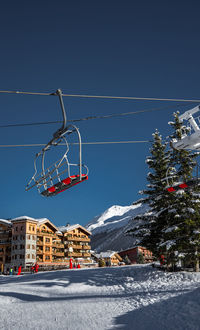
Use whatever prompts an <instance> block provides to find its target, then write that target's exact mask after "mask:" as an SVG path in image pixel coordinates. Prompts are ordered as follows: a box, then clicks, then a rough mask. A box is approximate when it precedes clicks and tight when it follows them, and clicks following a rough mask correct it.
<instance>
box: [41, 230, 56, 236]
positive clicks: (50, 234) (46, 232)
mask: <svg viewBox="0 0 200 330" xmlns="http://www.w3.org/2000/svg"><path fill="white" fill-rule="evenodd" d="M37 236H55V234H54V233H50V232H48V231H38V232H37Z"/></svg>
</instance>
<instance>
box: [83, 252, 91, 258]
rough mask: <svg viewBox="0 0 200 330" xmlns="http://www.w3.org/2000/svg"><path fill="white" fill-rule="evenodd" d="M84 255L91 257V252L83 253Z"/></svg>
mask: <svg viewBox="0 0 200 330" xmlns="http://www.w3.org/2000/svg"><path fill="white" fill-rule="evenodd" d="M83 257H91V254H90V253H86V252H85V253H83Z"/></svg>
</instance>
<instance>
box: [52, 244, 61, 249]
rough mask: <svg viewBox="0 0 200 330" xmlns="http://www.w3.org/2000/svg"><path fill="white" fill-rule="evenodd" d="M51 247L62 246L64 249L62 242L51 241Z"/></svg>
mask: <svg viewBox="0 0 200 330" xmlns="http://www.w3.org/2000/svg"><path fill="white" fill-rule="evenodd" d="M52 246H53V247H57V248H63V249H64V244H62V243H52Z"/></svg>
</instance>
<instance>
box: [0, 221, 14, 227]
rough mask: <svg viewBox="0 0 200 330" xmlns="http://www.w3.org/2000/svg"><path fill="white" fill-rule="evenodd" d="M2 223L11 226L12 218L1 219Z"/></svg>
mask: <svg viewBox="0 0 200 330" xmlns="http://www.w3.org/2000/svg"><path fill="white" fill-rule="evenodd" d="M0 223H1V224H2V225H9V226H11V225H12V222H11V221H10V220H5V219H0Z"/></svg>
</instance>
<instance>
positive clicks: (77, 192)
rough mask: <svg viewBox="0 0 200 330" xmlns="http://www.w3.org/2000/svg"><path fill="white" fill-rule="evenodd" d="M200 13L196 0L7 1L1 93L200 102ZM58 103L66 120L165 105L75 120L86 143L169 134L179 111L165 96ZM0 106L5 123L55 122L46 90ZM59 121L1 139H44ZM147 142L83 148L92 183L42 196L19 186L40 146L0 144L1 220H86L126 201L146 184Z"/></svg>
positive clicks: (5, 98) (1, 19)
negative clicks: (62, 105) (24, 217)
mask: <svg viewBox="0 0 200 330" xmlns="http://www.w3.org/2000/svg"><path fill="white" fill-rule="evenodd" d="M199 9H200V4H199V3H198V1H191V2H188V1H168V2H163V1H140V2H139V1H137V2H136V1H112V0H110V1H104V0H102V1H87V0H86V1H73V2H72V1H64V0H63V1H59V0H58V1H56V2H55V1H51V0H50V1H8V2H3V4H1V11H0V34H1V38H0V42H1V51H0V59H1V60H0V90H20V91H33V92H54V91H56V90H57V89H58V88H61V89H62V90H63V93H73V94H93V95H116V96H141V97H142V96H147V97H167V98H187V99H188V98H190V99H191V98H192V99H193V98H194V99H199V98H200V91H199V77H200V72H199V71H200V69H199V60H200V43H199V32H200V31H199V30H200V28H199ZM64 101H65V106H66V109H67V115H68V118H69V119H74V118H80V117H85V116H90V115H106V114H112V113H121V112H129V111H139V110H143V109H151V108H159V107H164V106H166V107H167V106H169V107H171V108H169V109H166V110H164V111H158V112H149V113H146V114H144V113H142V114H137V115H134V116H127V117H123V118H122V117H119V118H112V119H104V120H91V121H87V122H81V123H79V124H78V127H79V128H80V131H81V134H82V139H83V141H85V142H86V141H87V142H90V141H121V140H149V139H151V137H152V136H151V134H152V133H153V132H154V131H155V128H158V130H159V131H160V132H161V134H162V135H163V137H165V136H166V135H167V134H168V133H169V128H168V121H169V120H172V113H173V112H174V111H176V110H177V107H176V105H177V103H166V102H152V101H151V102H142V101H119V100H97V99H78V98H64ZM173 106H174V108H173ZM179 110H180V111H181V112H183V111H184V110H185V107H183V106H182V105H181V106H180V107H179ZM0 111H1V121H0V122H1V125H4V124H12V123H27V122H36V121H39V122H41V121H53V120H59V119H61V114H60V108H59V102H58V100H57V98H55V97H52V96H29V95H12V94H9V95H7V94H0ZM57 127H58V126H56V125H49V126H35V127H21V128H1V129H0V138H1V140H0V141H1V142H0V144H23V143H47V142H48V141H49V140H50V139H51V137H52V134H53V132H54V131H55V130H56V128H57ZM149 147H150V145H149V144H130V145H99V146H91V145H88V146H84V148H83V160H84V162H85V163H86V164H87V165H88V167H89V170H90V173H89V180H88V181H87V182H84V183H81V184H80V185H77V186H75V187H73V188H71V189H70V190H68V191H66V192H63V193H62V194H60V195H58V196H57V197H53V198H47V199H45V198H43V197H41V196H40V195H39V194H38V193H37V191H36V190H31V191H29V192H26V191H25V185H26V183H27V181H28V180H29V179H30V177H31V176H32V174H33V159H34V155H35V153H37V152H38V151H39V149H38V148H18V149H17V148H9V149H0V157H1V162H0V176H1V196H0V218H10V217H17V216H21V215H28V216H31V217H36V218H39V217H47V218H49V219H50V220H51V221H53V222H54V223H55V224H56V225H64V224H65V223H67V222H69V223H71V224H73V223H80V224H82V225H85V224H86V223H87V222H88V221H89V220H91V219H92V218H93V217H94V216H95V215H98V214H100V213H101V212H103V211H104V210H105V209H106V208H108V207H110V206H112V205H114V204H119V205H129V204H131V203H132V202H133V201H135V200H136V199H138V198H139V197H140V196H139V195H138V191H139V190H141V189H143V188H144V187H145V182H146V174H147V172H148V168H147V167H146V164H145V158H146V156H147V155H148V154H149ZM49 157H50V156H49Z"/></svg>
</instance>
